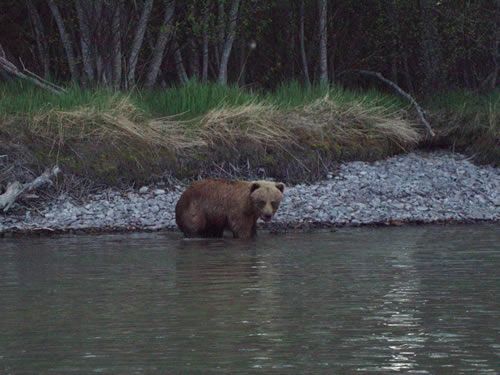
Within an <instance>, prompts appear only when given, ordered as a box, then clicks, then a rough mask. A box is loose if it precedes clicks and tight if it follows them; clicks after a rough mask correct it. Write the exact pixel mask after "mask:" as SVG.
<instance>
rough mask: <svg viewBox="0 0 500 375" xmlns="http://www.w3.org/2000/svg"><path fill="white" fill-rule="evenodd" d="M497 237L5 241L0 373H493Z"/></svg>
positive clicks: (482, 231) (379, 232)
mask: <svg viewBox="0 0 500 375" xmlns="http://www.w3.org/2000/svg"><path fill="white" fill-rule="evenodd" d="M499 240H500V235H499V234H498V227H497V226H450V227H408V228H384V229H357V230H340V231H337V232H333V233H332V232H329V231H324V232H317V233H312V234H303V233H302V234H298V233H297V234H288V235H284V236H272V235H265V234H264V235H261V236H260V237H259V239H258V240H256V241H253V242H243V241H234V240H230V239H223V240H183V239H181V238H180V237H179V236H178V235H176V234H132V235H109V236H77V237H55V238H24V239H0V248H1V253H0V301H1V304H0V373H2V374H3V373H15V374H17V373H70V372H77V373H89V372H102V373H113V374H131V373H186V372H188V373H198V372H199V373H207V372H208V373H221V372H228V373H238V372H251V371H252V369H255V370H258V369H263V370H264V372H265V373H273V372H274V373H304V372H306V373H311V372H314V373H347V374H350V373H361V374H380V373H408V374H436V373H450V374H461V373H471V374H496V373H498V372H499V371H500V367H499V363H500V342H499V341H500V340H499V337H500V323H499V321H500V319H499V318H500V316H499V304H498V294H499V291H500V283H499V271H498V269H499V266H500V256H499V249H498V243H499Z"/></svg>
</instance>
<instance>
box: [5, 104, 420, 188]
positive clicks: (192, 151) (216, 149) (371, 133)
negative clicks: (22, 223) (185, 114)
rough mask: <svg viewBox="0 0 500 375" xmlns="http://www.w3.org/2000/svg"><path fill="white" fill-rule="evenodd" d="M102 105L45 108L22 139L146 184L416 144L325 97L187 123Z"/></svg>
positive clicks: (368, 109)
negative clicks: (209, 168) (216, 169)
mask: <svg viewBox="0 0 500 375" xmlns="http://www.w3.org/2000/svg"><path fill="white" fill-rule="evenodd" d="M110 100H111V102H110V103H106V105H103V106H102V108H104V109H98V108H89V107H82V108H78V109H75V110H72V111H58V110H48V111H46V112H43V113H39V114H36V115H33V116H32V117H31V118H29V119H24V123H25V127H26V133H29V134H31V136H30V137H29V138H30V140H29V141H26V142H33V141H34V140H35V139H41V140H42V143H43V144H45V148H44V147H39V150H38V152H41V153H43V152H46V153H47V154H48V155H49V156H48V157H47V159H50V160H54V158H55V161H56V162H59V163H61V162H62V163H63V164H64V163H67V164H68V165H69V169H70V170H72V172H75V173H81V174H89V173H90V174H91V175H92V174H96V175H98V176H112V178H119V176H120V175H121V174H127V173H128V172H129V171H130V170H134V169H137V170H141V171H143V174H144V178H145V179H147V175H148V174H151V173H156V172H153V170H156V171H159V170H162V169H163V170H165V169H173V170H175V169H176V168H177V163H178V162H180V163H181V164H182V163H184V164H186V163H187V164H190V165H191V168H192V170H191V171H188V172H186V173H187V174H188V175H189V174H194V173H199V169H203V168H204V166H206V165H207V164H209V163H210V162H211V160H212V159H213V160H216V159H217V158H218V161H219V162H220V161H221V159H227V160H228V161H230V162H234V163H236V164H237V163H238V161H239V160H240V161H241V160H243V159H245V160H247V162H248V160H249V159H252V161H253V162H254V163H257V164H261V165H263V164H262V163H264V164H265V165H268V166H270V167H269V168H270V169H273V168H274V169H279V168H283V166H286V167H287V168H288V166H289V165H290V164H297V165H299V166H300V168H303V170H304V171H306V172H307V171H309V170H310V168H308V167H306V163H307V159H308V158H311V160H312V159H313V158H312V157H311V155H313V156H314V158H317V153H318V152H321V158H323V159H330V160H340V159H345V158H346V157H348V158H349V159H356V158H358V159H362V160H366V159H370V158H371V159H373V158H378V157H383V156H387V155H390V154H393V153H395V152H398V151H399V152H400V151H404V150H406V149H408V148H411V147H414V146H416V145H417V143H418V141H419V139H420V134H419V133H418V131H417V130H416V127H415V125H414V124H413V123H412V122H411V121H408V120H407V119H405V118H404V116H403V114H402V113H399V112H395V111H388V110H387V109H385V108H384V107H377V106H373V105H368V104H367V103H361V102H355V103H351V104H350V105H349V106H347V105H343V106H341V105H338V104H337V103H335V102H334V101H332V100H331V99H330V98H328V97H325V98H323V99H321V100H318V101H316V102H314V103H313V104H310V105H307V106H304V107H301V108H296V109H294V110H287V111H284V110H280V109H278V108H277V107H275V106H272V105H268V104H263V103H250V104H247V105H243V106H238V107H232V108H218V109H214V110H212V111H209V112H208V113H206V114H205V115H203V116H201V117H199V118H197V119H194V120H191V121H181V120H179V119H178V118H176V117H164V118H157V119H148V118H146V116H145V115H144V114H143V113H142V112H141V111H140V110H138V109H137V108H136V107H135V106H134V105H133V104H132V102H131V101H130V100H128V99H127V98H121V99H120V98H111V99H110ZM0 130H1V129H0ZM44 150H45V151H44ZM318 155H319V154H318ZM318 157H319V156H318ZM276 159H282V160H276ZM165 160H170V162H169V163H170V164H169V163H166V162H165ZM172 160H174V162H173V163H172ZM198 160H202V162H201V161H200V162H198ZM315 160H316V159H315ZM314 162H315V163H316V162H317V160H316V161H314ZM153 166H154V168H153ZM183 173H184V172H183ZM271 173H272V171H271ZM174 174H175V172H174ZM137 175H141V173H139V174H136V175H134V176H137ZM135 178H137V177H135Z"/></svg>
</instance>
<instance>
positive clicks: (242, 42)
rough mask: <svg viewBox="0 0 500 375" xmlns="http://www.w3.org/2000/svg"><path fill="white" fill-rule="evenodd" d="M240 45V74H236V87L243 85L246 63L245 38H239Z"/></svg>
mask: <svg viewBox="0 0 500 375" xmlns="http://www.w3.org/2000/svg"><path fill="white" fill-rule="evenodd" d="M239 45H240V73H239V74H238V85H240V86H243V85H245V81H246V80H245V73H246V63H247V58H248V55H247V54H246V50H247V48H246V42H245V38H241V39H240V41H239Z"/></svg>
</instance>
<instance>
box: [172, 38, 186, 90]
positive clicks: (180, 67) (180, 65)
mask: <svg viewBox="0 0 500 375" xmlns="http://www.w3.org/2000/svg"><path fill="white" fill-rule="evenodd" d="M174 50H175V52H174V59H175V67H176V69H177V75H178V76H179V81H180V82H181V84H183V85H184V84H186V83H187V82H188V81H189V78H188V75H187V73H186V69H185V68H184V62H183V61H182V53H181V49H180V47H179V44H178V43H177V41H174Z"/></svg>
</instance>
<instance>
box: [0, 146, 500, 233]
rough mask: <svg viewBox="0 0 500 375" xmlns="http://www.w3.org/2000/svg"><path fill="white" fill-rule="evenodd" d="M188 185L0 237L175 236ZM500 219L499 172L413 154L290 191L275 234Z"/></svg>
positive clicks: (70, 210)
mask: <svg viewBox="0 0 500 375" xmlns="http://www.w3.org/2000/svg"><path fill="white" fill-rule="evenodd" d="M183 189H184V186H181V185H179V186H175V187H174V188H172V189H168V190H166V189H160V188H155V187H142V188H141V189H139V190H136V191H126V192H124V191H117V190H107V191H103V192H102V193H99V194H93V195H90V196H89V197H87V198H86V199H85V201H84V202H77V201H75V200H73V199H71V198H70V197H68V196H60V197H58V198H56V199H54V200H52V201H51V202H48V203H47V204H46V205H45V206H44V207H43V208H42V209H41V210H36V211H35V210H26V212H24V214H22V215H20V214H17V215H13V214H7V215H5V214H2V215H0V234H4V235H5V234H7V233H60V232H122V231H137V230H140V231H156V230H174V229H175V228H176V226H175V218H174V207H175V204H176V202H177V199H178V198H179V196H180V194H181V192H182V190H183ZM499 221H500V168H495V167H492V166H477V165H474V164H472V163H471V162H469V161H468V160H467V159H466V158H465V157H464V156H463V155H460V154H453V153H448V152H431V153H425V152H416V153H409V154H406V155H399V156H395V157H392V158H389V159H386V160H382V161H377V162H374V163H365V162H350V163H345V164H342V165H341V166H340V169H339V171H338V173H337V174H336V175H335V176H334V175H330V176H329V178H328V179H327V180H324V181H319V182H317V183H315V184H311V185H295V186H289V187H287V188H286V190H285V198H284V200H283V202H282V205H281V207H280V209H279V210H278V213H277V215H276V217H275V218H274V220H273V223H271V224H266V225H263V224H262V225H261V227H264V228H267V229H271V230H281V229H287V228H311V227H335V226H360V225H401V224H404V223H419V224H421V223H422V224H423V223H468V222H499Z"/></svg>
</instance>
